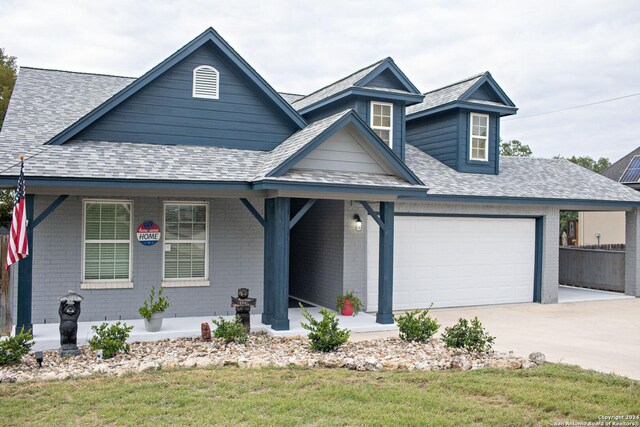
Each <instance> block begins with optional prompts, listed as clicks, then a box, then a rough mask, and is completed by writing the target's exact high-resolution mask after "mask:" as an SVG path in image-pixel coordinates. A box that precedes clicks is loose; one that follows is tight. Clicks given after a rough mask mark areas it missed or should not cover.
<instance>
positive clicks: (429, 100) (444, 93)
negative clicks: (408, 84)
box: [407, 71, 502, 115]
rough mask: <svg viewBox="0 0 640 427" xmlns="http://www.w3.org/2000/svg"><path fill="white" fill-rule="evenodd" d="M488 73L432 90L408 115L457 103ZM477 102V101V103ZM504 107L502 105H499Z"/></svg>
mask: <svg viewBox="0 0 640 427" xmlns="http://www.w3.org/2000/svg"><path fill="white" fill-rule="evenodd" d="M485 74H487V72H486V71H485V72H484V73H480V74H476V75H475V76H471V77H469V78H466V79H464V80H461V81H459V82H456V83H452V84H450V85H448V86H445V87H441V88H439V89H435V90H432V91H430V92H427V93H425V94H424V99H423V100H422V102H421V103H419V104H415V105H411V106H409V107H407V115H409V114H415V113H419V112H421V111H424V110H428V109H430V108H433V107H437V106H438V105H443V104H447V103H449V102H453V101H457V100H458V99H460V97H461V96H462V95H463V94H464V93H465V92H466V91H467V90H469V88H470V87H471V86H473V85H474V84H475V83H476V82H477V81H478V80H480V79H481V78H482V77H483V76H484V75H485ZM476 102H477V101H476ZM499 105H502V104H499Z"/></svg>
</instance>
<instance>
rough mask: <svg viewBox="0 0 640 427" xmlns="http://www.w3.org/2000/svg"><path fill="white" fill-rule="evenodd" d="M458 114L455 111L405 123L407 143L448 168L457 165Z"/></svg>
mask: <svg viewBox="0 0 640 427" xmlns="http://www.w3.org/2000/svg"><path fill="white" fill-rule="evenodd" d="M458 116H459V114H458V113H457V112H456V111H450V112H446V113H443V114H438V115H436V116H433V117H429V118H428V119H427V118H425V119H420V120H411V121H409V122H408V123H407V143H408V144H411V145H413V146H414V147H416V148H419V149H420V150H422V151H424V152H425V153H427V154H429V155H430V156H432V157H434V158H435V159H437V160H439V161H441V162H442V163H444V164H445V165H447V166H449V167H450V168H454V169H456V168H457V165H458Z"/></svg>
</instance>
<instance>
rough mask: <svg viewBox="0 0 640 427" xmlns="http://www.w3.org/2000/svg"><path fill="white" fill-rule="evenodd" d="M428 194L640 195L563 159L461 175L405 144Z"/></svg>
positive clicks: (505, 161) (632, 198) (518, 160)
mask: <svg viewBox="0 0 640 427" xmlns="http://www.w3.org/2000/svg"><path fill="white" fill-rule="evenodd" d="M406 158H407V165H408V166H409V167H410V168H411V169H412V170H413V171H414V172H415V174H416V175H418V177H419V178H420V179H421V180H422V182H424V184H425V185H426V186H427V187H429V194H430V195H447V196H476V197H514V198H515V197H517V198H540V199H570V200H601V201H627V202H640V194H639V193H638V192H637V191H634V190H632V189H630V188H627V187H625V186H624V185H621V184H618V183H615V182H612V181H611V180H610V179H608V178H605V177H603V176H602V175H598V174H597V173H594V172H591V171H590V170H587V169H585V168H583V167H580V166H578V165H575V164H573V163H571V162H569V161H568V160H564V159H539V158H522V157H500V174H499V175H489V174H471V173H460V172H457V171H455V170H454V169H451V168H449V167H448V166H446V165H445V164H443V163H441V162H440V161H438V160H436V159H434V158H433V157H431V156H429V155H428V154H425V153H424V152H423V151H421V150H420V149H418V148H416V147H414V146H412V145H410V144H407V146H406Z"/></svg>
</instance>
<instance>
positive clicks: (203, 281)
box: [163, 202, 209, 287]
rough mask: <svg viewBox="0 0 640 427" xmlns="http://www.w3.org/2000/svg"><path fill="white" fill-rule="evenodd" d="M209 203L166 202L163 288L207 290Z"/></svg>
mask: <svg viewBox="0 0 640 427" xmlns="http://www.w3.org/2000/svg"><path fill="white" fill-rule="evenodd" d="M208 210H209V206H208V204H207V203H194V202H165V204H164V251H163V252H164V263H163V264H164V267H163V269H164V272H163V279H164V280H163V286H165V287H171V286H208V285H209V282H208V279H209V277H208V256H207V254H208Z"/></svg>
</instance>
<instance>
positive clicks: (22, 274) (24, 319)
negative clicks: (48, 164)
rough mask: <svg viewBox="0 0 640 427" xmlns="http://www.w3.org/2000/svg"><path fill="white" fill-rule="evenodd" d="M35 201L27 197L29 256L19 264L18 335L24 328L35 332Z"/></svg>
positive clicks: (32, 197) (31, 197) (31, 196)
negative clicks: (33, 319)
mask: <svg viewBox="0 0 640 427" xmlns="http://www.w3.org/2000/svg"><path fill="white" fill-rule="evenodd" d="M34 200H35V197H34V195H33V194H27V195H25V205H26V206H25V210H26V212H25V213H26V215H27V240H28V242H29V256H28V257H26V258H24V259H22V260H20V261H19V262H18V307H17V309H18V310H17V315H16V333H19V332H20V331H21V330H22V328H24V330H25V332H26V331H28V330H32V332H33V324H32V323H31V303H32V299H33V298H32V288H33V253H34V246H35V245H34V241H33V225H34V221H33V212H34Z"/></svg>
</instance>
